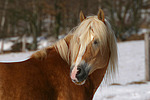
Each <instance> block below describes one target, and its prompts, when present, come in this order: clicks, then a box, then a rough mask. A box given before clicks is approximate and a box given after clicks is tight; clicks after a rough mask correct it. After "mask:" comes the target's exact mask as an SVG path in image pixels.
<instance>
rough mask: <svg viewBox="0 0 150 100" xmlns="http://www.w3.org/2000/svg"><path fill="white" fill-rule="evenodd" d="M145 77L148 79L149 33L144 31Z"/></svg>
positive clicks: (149, 66)
mask: <svg viewBox="0 0 150 100" xmlns="http://www.w3.org/2000/svg"><path fill="white" fill-rule="evenodd" d="M145 79H146V81H150V33H148V32H147V33H145Z"/></svg>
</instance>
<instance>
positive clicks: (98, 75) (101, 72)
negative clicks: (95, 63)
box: [89, 66, 107, 93]
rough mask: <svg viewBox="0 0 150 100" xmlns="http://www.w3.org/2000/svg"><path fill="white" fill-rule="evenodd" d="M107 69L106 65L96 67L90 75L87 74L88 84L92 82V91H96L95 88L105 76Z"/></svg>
mask: <svg viewBox="0 0 150 100" xmlns="http://www.w3.org/2000/svg"><path fill="white" fill-rule="evenodd" d="M106 70H107V66H105V67H104V68H102V69H97V70H95V71H94V72H93V73H92V74H91V75H90V76H89V81H90V84H92V88H93V93H95V92H96V90H97V89H98V87H99V86H100V84H101V82H102V81H103V78H104V76H105V73H106Z"/></svg>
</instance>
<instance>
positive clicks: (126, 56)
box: [0, 41, 150, 100]
mask: <svg viewBox="0 0 150 100" xmlns="http://www.w3.org/2000/svg"><path fill="white" fill-rule="evenodd" d="M32 53H33V52H27V53H17V54H15V53H11V54H4V55H0V61H14V60H15V61H18V60H22V59H25V58H28V57H29V56H30V55H31V54H32ZM118 53H119V68H118V76H117V77H116V79H115V80H114V81H113V82H114V84H107V85H105V84H104V82H103V83H102V86H100V87H99V89H98V90H97V92H96V94H95V96H94V99H93V100H150V82H145V81H144V80H145V64H144V62H145V60H144V41H130V42H122V43H118Z"/></svg>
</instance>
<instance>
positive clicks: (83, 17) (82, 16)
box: [80, 11, 86, 22]
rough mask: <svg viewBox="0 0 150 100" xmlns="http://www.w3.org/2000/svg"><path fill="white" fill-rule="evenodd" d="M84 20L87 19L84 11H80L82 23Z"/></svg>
mask: <svg viewBox="0 0 150 100" xmlns="http://www.w3.org/2000/svg"><path fill="white" fill-rule="evenodd" d="M84 19H86V17H85V15H84V14H83V12H82V11H80V21H81V22H82V21H83V20H84Z"/></svg>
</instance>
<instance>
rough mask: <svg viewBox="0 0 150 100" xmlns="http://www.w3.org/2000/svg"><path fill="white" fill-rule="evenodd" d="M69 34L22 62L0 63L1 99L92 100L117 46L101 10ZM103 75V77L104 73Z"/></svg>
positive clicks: (114, 61) (110, 71)
mask: <svg viewBox="0 0 150 100" xmlns="http://www.w3.org/2000/svg"><path fill="white" fill-rule="evenodd" d="M80 20H81V23H80V24H79V26H77V27H76V28H75V29H74V30H73V31H71V34H69V35H67V36H66V37H65V38H63V39H61V40H59V41H58V42H56V43H55V44H53V45H51V46H50V47H47V48H44V49H42V50H40V51H37V52H35V53H33V54H32V55H31V57H30V58H29V59H27V60H25V61H21V62H11V63H10V62H5V63H4V62H3V63H2V62H1V63H0V99H1V100H92V98H93V96H94V93H95V92H96V90H97V88H98V87H99V85H100V84H101V82H102V80H103V78H104V76H105V75H106V74H107V75H109V76H113V75H114V73H115V70H116V68H117V45H116V40H115V36H114V33H113V31H112V29H111V26H110V24H109V23H108V21H107V20H106V19H105V18H104V12H103V11H102V10H101V9H100V10H99V12H98V16H89V17H85V16H84V14H83V13H82V12H81V13H80ZM107 75H106V76H107Z"/></svg>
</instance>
